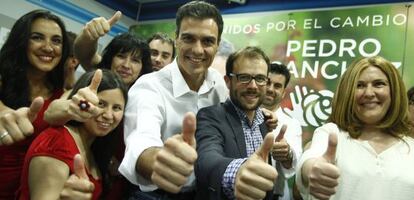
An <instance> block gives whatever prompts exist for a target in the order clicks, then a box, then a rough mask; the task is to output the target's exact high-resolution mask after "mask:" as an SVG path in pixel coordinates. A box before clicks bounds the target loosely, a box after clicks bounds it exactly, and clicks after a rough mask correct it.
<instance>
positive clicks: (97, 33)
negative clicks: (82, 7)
mask: <svg viewBox="0 0 414 200" xmlns="http://www.w3.org/2000/svg"><path fill="white" fill-rule="evenodd" d="M121 16H122V13H121V12H120V11H117V12H116V13H115V14H114V15H113V16H112V17H111V18H109V19H108V20H107V19H105V18H104V17H96V18H93V19H92V20H91V21H89V22H88V23H86V25H85V26H84V27H83V30H82V35H85V36H86V37H88V38H89V39H90V40H98V39H99V38H100V37H102V36H104V35H105V34H106V33H108V32H109V31H110V30H111V27H112V26H113V25H114V24H116V23H117V22H118V20H119V19H121Z"/></svg>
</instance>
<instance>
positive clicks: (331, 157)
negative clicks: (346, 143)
mask: <svg viewBox="0 0 414 200" xmlns="http://www.w3.org/2000/svg"><path fill="white" fill-rule="evenodd" d="M337 144H338V136H337V135H336V134H333V133H331V134H329V139H328V149H326V152H325V154H323V157H324V158H325V159H326V160H327V161H328V162H330V163H335V158H336V146H337Z"/></svg>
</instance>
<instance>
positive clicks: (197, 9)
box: [175, 1, 223, 42]
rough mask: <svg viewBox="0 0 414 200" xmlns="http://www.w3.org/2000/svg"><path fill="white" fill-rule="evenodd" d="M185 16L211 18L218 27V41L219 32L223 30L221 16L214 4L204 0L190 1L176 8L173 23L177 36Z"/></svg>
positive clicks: (219, 37)
mask: <svg viewBox="0 0 414 200" xmlns="http://www.w3.org/2000/svg"><path fill="white" fill-rule="evenodd" d="M187 17H190V18H196V19H210V18H211V19H213V20H214V21H215V22H216V24H217V27H218V38H217V40H218V41H217V42H220V39H221V33H222V32H223V17H222V16H221V14H220V11H219V10H218V9H217V7H216V6H214V5H212V4H209V3H207V2H204V1H191V2H188V3H186V4H184V5H183V6H181V7H180V8H178V11H177V16H176V18H175V24H176V26H177V27H176V30H175V33H176V35H177V37H178V35H179V34H180V28H181V22H182V21H183V19H184V18H187Z"/></svg>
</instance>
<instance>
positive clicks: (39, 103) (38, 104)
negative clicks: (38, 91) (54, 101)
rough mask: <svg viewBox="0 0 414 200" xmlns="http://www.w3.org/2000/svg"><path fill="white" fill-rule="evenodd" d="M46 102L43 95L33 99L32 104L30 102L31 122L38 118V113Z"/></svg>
mask: <svg viewBox="0 0 414 200" xmlns="http://www.w3.org/2000/svg"><path fill="white" fill-rule="evenodd" d="M44 102H45V101H44V100H43V98H42V97H36V98H35V99H33V101H32V104H30V108H29V112H28V113H27V117H28V118H29V120H30V121H31V122H33V121H34V120H35V119H36V116H37V113H38V112H39V111H40V110H41V109H42V107H43V104H44Z"/></svg>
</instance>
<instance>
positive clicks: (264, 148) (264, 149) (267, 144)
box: [256, 132, 274, 162]
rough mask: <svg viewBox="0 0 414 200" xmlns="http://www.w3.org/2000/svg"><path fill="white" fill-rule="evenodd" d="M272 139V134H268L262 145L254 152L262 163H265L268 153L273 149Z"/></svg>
mask: <svg viewBox="0 0 414 200" xmlns="http://www.w3.org/2000/svg"><path fill="white" fill-rule="evenodd" d="M273 138H274V135H273V133H272V132H269V133H268V134H267V135H266V137H265V138H264V139H263V143H262V145H260V147H259V149H257V150H256V154H257V155H258V156H259V157H260V158H261V159H262V160H263V161H264V162H267V158H268V156H269V152H270V150H271V149H272V147H273Z"/></svg>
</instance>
